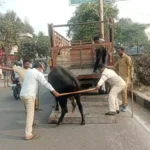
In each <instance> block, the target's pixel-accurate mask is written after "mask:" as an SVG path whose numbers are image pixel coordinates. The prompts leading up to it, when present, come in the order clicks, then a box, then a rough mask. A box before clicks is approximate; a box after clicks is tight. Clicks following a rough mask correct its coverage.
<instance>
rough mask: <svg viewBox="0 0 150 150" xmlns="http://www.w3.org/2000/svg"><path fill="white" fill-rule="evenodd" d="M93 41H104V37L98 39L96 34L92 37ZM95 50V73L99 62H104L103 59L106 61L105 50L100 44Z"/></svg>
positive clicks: (97, 42) (96, 42) (98, 42)
mask: <svg viewBox="0 0 150 150" xmlns="http://www.w3.org/2000/svg"><path fill="white" fill-rule="evenodd" d="M93 41H94V43H95V44H100V43H102V42H104V39H99V36H96V37H94V38H93ZM95 52H96V61H95V65H94V70H93V72H94V73H97V69H98V65H99V63H102V64H105V63H106V62H105V61H106V54H107V51H106V49H105V48H104V47H103V46H102V45H101V46H97V47H95Z"/></svg>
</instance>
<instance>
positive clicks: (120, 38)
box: [115, 18, 148, 46]
mask: <svg viewBox="0 0 150 150" xmlns="http://www.w3.org/2000/svg"><path fill="white" fill-rule="evenodd" d="M147 26H148V25H147V24H139V23H135V22H133V21H132V20H131V19H129V18H122V19H120V20H119V21H118V22H117V23H116V30H115V40H116V42H117V43H121V44H123V45H129V46H134V45H137V44H138V45H143V44H144V43H146V41H147V37H146V34H145V29H146V28H147Z"/></svg>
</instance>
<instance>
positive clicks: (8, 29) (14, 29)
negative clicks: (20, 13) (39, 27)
mask: <svg viewBox="0 0 150 150" xmlns="http://www.w3.org/2000/svg"><path fill="white" fill-rule="evenodd" d="M22 26H23V22H22V21H21V19H20V18H19V17H17V15H16V13H15V12H14V11H9V12H7V13H5V14H0V34H1V36H2V38H3V39H2V40H1V45H3V46H5V47H7V49H8V50H11V47H12V46H13V45H17V43H18V40H19V34H20V32H21V31H23V28H22Z"/></svg>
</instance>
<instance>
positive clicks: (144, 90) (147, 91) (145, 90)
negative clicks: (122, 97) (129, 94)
mask: <svg viewBox="0 0 150 150" xmlns="http://www.w3.org/2000/svg"><path fill="white" fill-rule="evenodd" d="M134 90H136V91H139V92H141V93H144V94H146V95H147V96H150V86H146V85H143V84H139V85H134Z"/></svg>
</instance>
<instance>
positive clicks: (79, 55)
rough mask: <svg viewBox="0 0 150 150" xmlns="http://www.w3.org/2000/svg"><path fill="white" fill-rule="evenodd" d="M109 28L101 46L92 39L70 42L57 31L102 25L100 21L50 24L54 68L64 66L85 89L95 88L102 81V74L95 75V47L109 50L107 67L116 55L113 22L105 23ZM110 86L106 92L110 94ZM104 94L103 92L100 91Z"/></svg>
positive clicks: (100, 91)
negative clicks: (57, 29)
mask: <svg viewBox="0 0 150 150" xmlns="http://www.w3.org/2000/svg"><path fill="white" fill-rule="evenodd" d="M104 23H105V24H106V27H107V32H106V35H105V42H103V43H101V44H94V43H93V40H92V39H89V40H76V41H73V40H68V39H66V38H65V37H63V36H62V35H61V34H59V33H58V32H57V31H55V28H58V27H69V26H75V25H76V26H79V25H89V24H100V21H96V22H86V23H77V24H62V25H53V24H48V33H49V37H50V53H51V60H52V67H53V68H55V67H56V66H62V67H64V68H67V69H69V70H70V71H71V72H72V73H73V74H74V75H75V76H76V78H77V79H78V80H79V81H80V83H81V87H82V88H83V89H85V88H90V87H94V86H96V85H97V82H98V80H99V79H100V76H101V75H100V74H93V73H92V72H93V67H94V63H95V60H96V59H95V53H94V47H95V46H100V45H103V46H104V47H105V49H106V50H107V59H106V60H107V62H106V63H107V65H110V66H112V65H113V53H114V42H113V41H114V36H113V35H114V33H113V32H114V29H113V20H112V19H109V20H107V21H104ZM109 90H110V86H109V85H108V84H107V83H106V91H107V92H109ZM99 93H102V90H101V89H100V90H99Z"/></svg>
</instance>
